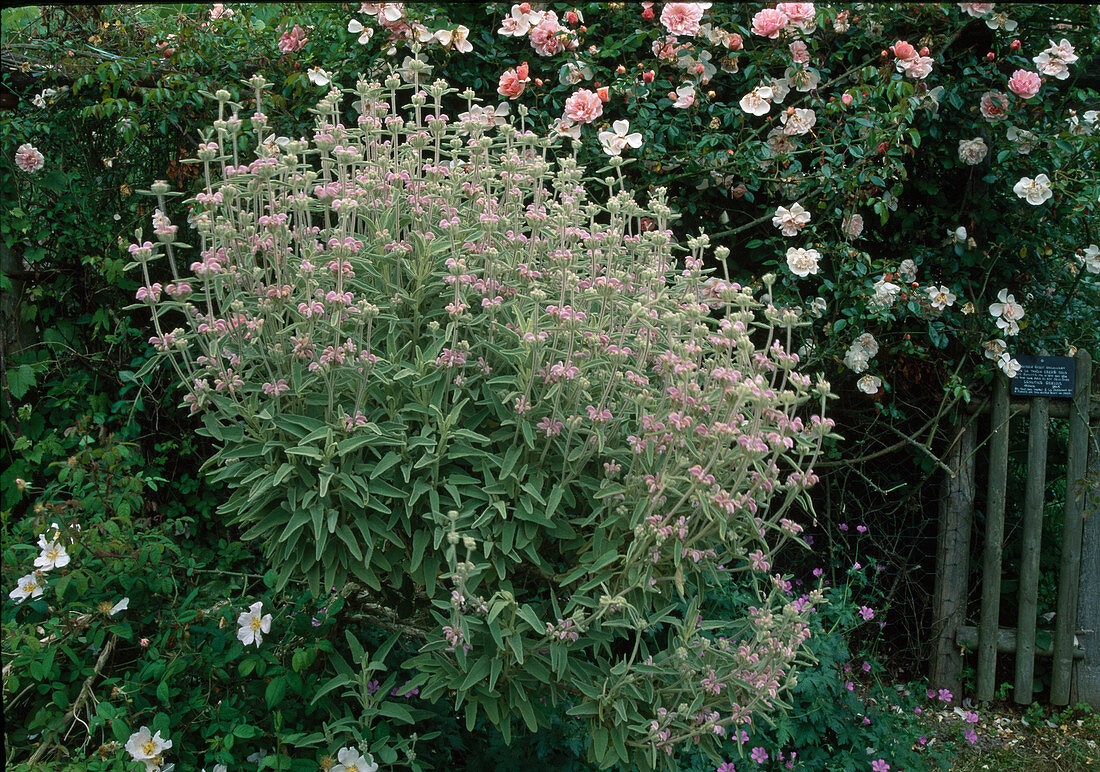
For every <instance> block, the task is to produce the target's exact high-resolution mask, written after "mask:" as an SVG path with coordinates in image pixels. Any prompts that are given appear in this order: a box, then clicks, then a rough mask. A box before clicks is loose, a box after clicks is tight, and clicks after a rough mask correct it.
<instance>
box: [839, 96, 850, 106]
mask: <svg viewBox="0 0 1100 772" xmlns="http://www.w3.org/2000/svg"><path fill="white" fill-rule="evenodd" d="M840 101H841V102H843V103H844V106H845V107H847V106H848V105H850V104H851V103H852V95H851V94H845V95H844V96H842V97H841V98H840Z"/></svg>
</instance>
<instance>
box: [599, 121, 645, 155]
mask: <svg viewBox="0 0 1100 772" xmlns="http://www.w3.org/2000/svg"><path fill="white" fill-rule="evenodd" d="M611 128H612V129H614V131H601V132H600V133H599V135H598V136H599V138H600V144H601V145H603V150H604V152H605V153H607V154H608V155H612V156H617V155H620V154H622V152H623V150H625V149H626V148H627V147H634V148H638V147H641V146H642V135H641V134H639V133H638V132H634V133H633V134H628V133H627V132H629V131H630V122H629V121H615V123H613V124H612V125H611Z"/></svg>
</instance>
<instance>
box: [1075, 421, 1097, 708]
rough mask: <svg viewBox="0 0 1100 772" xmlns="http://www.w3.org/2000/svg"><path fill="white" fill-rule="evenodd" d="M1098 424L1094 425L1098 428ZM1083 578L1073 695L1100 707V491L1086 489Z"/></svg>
mask: <svg viewBox="0 0 1100 772" xmlns="http://www.w3.org/2000/svg"><path fill="white" fill-rule="evenodd" d="M1097 428H1098V427H1096V426H1095V425H1094V426H1093V430H1094V431H1095V430H1096V429H1097ZM1090 445H1092V448H1091V453H1092V458H1091V460H1090V461H1089V472H1088V474H1087V475H1086V478H1087V479H1089V480H1098V479H1100V453H1098V452H1097V448H1096V446H1095V444H1094V443H1090ZM1082 517H1083V520H1084V522H1083V526H1082V533H1081V578H1080V579H1079V580H1078V582H1077V629H1078V631H1079V632H1078V634H1077V635H1078V637H1079V638H1080V639H1081V648H1082V649H1084V650H1085V658H1084V660H1081V661H1078V662H1077V663H1076V665H1075V667H1074V678H1073V681H1072V683H1071V689H1070V697H1071V699H1072V701H1073V702H1074V703H1078V702H1084V703H1086V704H1087V705H1091V706H1092V707H1094V708H1097V709H1100V491H1097V490H1095V489H1092V490H1091V491H1086V494H1085V500H1084V509H1083V512H1082Z"/></svg>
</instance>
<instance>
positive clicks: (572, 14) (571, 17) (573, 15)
mask: <svg viewBox="0 0 1100 772" xmlns="http://www.w3.org/2000/svg"><path fill="white" fill-rule="evenodd" d="M565 20H566V21H567V22H569V23H570V24H576V23H577V22H578V21H580V17H579V16H577V12H576V11H566V13H565Z"/></svg>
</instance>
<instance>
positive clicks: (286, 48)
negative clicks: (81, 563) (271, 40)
mask: <svg viewBox="0 0 1100 772" xmlns="http://www.w3.org/2000/svg"><path fill="white" fill-rule="evenodd" d="M308 42H309V38H307V37H306V31H305V30H304V29H302V28H301V27H300V26H299V25H297V24H295V25H294V26H293V27H292V28H291V29H289V30H287V31H286V32H284V33H283V34H282V35H280V36H279V52H280V53H284V54H292V53H294V52H295V51H301V50H302V47H303V46H304V45H305V44H306V43H308Z"/></svg>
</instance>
